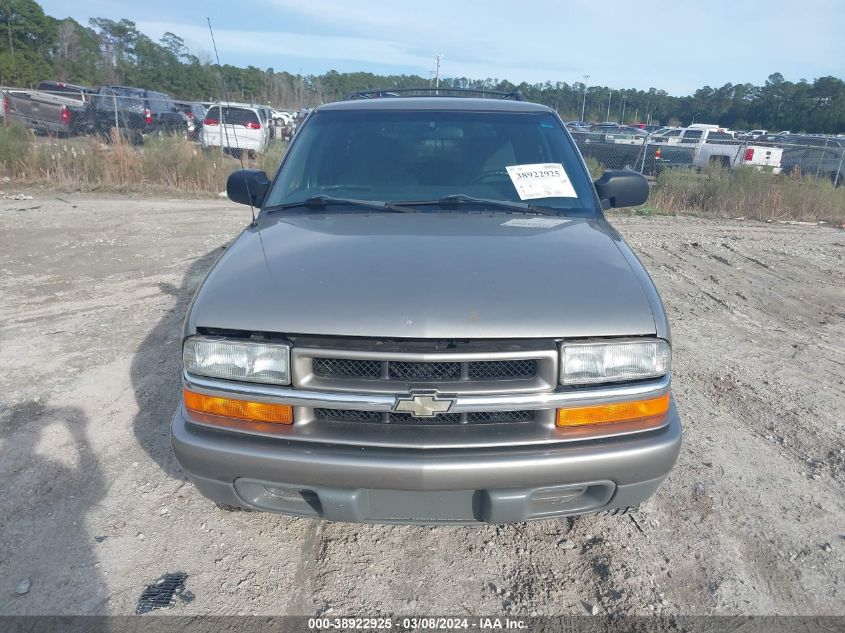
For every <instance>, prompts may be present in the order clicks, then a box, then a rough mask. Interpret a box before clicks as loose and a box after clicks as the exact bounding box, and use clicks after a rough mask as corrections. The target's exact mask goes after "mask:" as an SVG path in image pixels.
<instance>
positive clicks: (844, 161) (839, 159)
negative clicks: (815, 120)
mask: <svg viewBox="0 0 845 633" xmlns="http://www.w3.org/2000/svg"><path fill="white" fill-rule="evenodd" d="M770 140H771V141H772V142H776V143H777V144H778V145H779V146H780V147H781V148H782V150H783V171H784V172H785V173H787V174H802V175H804V176H813V177H815V178H827V179H829V180H830V182H831V183H832V184H833V186H834V187H840V186H842V184H843V181H845V139H843V138H834V137H819V136H807V135H801V134H790V135H789V136H788V137H786V140H784V137H783V136H775V137H770Z"/></svg>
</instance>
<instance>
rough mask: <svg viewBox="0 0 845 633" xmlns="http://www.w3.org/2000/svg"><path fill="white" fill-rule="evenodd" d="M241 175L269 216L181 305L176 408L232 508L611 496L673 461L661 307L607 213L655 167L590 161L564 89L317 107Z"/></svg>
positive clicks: (244, 198)
mask: <svg viewBox="0 0 845 633" xmlns="http://www.w3.org/2000/svg"><path fill="white" fill-rule="evenodd" d="M223 109H224V110H225V109H226V107H225V106H224V107H223ZM214 110H215V109H214V108H212V110H211V111H210V112H209V116H220V114H219V113H217V112H215V111H214ZM235 116H237V117H243V118H241V119H240V120H249V121H256V120H257V113H252V114H251V115H250V116H249V119H246V118H245V117H247V114H246V113H244V112H242V109H239V111H238V113H237V115H235V113H234V112H233V113H231V114H230V116H229V118H230V120H231V119H233V118H235ZM253 117H255V118H253ZM234 127H237V126H233V128H234ZM212 129H215V126H214V125H209V124H206V126H205V128H204V130H203V133H204V135H205V134H206V133H207V132H208V131H209V130H212ZM247 129H249V128H247ZM237 131H238V132H240V131H241V127H238V130H237ZM227 192H228V195H229V197H230V198H231V199H232V200H233V201H235V202H240V203H245V204H250V205H254V206H256V207H258V208H259V209H260V212H259V214H258V216H257V218H256V220H255V222H254V223H252V224H250V226H249V227H248V228H247V229H246V230H245V231H243V232H242V233H241V234H240V235H239V236H238V237H237V238H236V239H235V240H234V241H233V242H232V243H231V244H230V245H229V246H228V248H227V249H226V251H225V253H224V254H223V255H222V256H221V258H220V259H219V260H218V261H217V262H216V263H215V265H214V266H213V267H212V269H211V271H210V272H209V273H208V275H207V276H206V278H205V280H204V281H203V282H202V284H201V285H200V287H199V289H198V290H197V292H196V295H195V297H194V299H193V301H192V303H191V305H190V308H189V310H188V314H187V317H186V320H185V326H184V336H183V339H182V359H183V373H182V380H183V386H184V389H183V393H182V400H181V403H180V404H179V406H178V409H177V411H176V413H175V415H174V417H173V422H172V426H171V440H172V447H173V451H174V453H175V456H176V459H177V461H178V462H179V464H181V466H182V468H183V469H184V470H185V471H186V472H187V473H188V475H189V476H190V478H191V479H192V480H193V482H194V484H195V485H196V487H197V489H198V490H199V491H200V492H201V493H202V494H204V495H206V496H207V497H209V498H211V499H213V500H214V501H215V502H217V504H218V505H219V506H220V507H222V508H223V509H237V508H247V509H251V510H260V511H269V512H278V513H282V514H288V515H298V516H307V517H316V518H322V519H329V520H334V521H363V522H385V521H386V522H394V523H396V522H398V523H426V524H428V523H456V522H489V523H494V524H500V523H509V522H521V521H526V520H531V519H548V518H551V517H559V516H567V515H575V514H581V513H596V512H609V513H622V512H625V511H626V510H627V509H629V508H631V507H635V506H636V505H637V504H638V503H640V502H641V501H642V500H643V499H646V498H647V497H649V496H650V495H651V494H652V493H654V491H655V490H656V489H657V487H658V486H659V485H660V482H661V481H662V480H663V478H664V477H665V476H666V475H667V473H668V472H669V471H670V470H671V468H672V467H673V464H674V463H675V461H676V459H677V456H678V452H679V447H680V442H681V426H680V419H679V416H678V412H677V410H676V408H675V405H674V402H673V399H672V395H671V391H670V380H671V369H670V359H671V340H670V333H669V325H668V323H667V318H666V313H665V311H664V309H663V306H662V305H661V302H660V299H659V298H658V295H657V291H656V289H655V286H654V284H653V283H652V281H651V279H650V278H649V276H648V274H647V273H646V271H645V269H644V268H643V266H642V265H641V264H640V262H639V261H638V259H637V258H636V256H635V255H634V253H633V251H632V250H631V249H630V248H629V247H628V246H627V245H626V244H625V242H624V240H623V239H622V237H621V236H620V235H619V234H618V233H617V232H616V231H615V230H614V228H613V226H612V225H611V224H609V223H608V222H607V220H606V219H605V217H604V209H607V208H610V207H630V206H636V205H638V204H642V203H643V202H645V200H646V198H647V196H648V183H647V182H646V180H645V178H644V177H643V176H642V175H640V174H638V173H635V172H624V171H608V172H605V174H604V175H603V176H602V177H601V178H600V179H598V180H596V181H595V182H594V181H592V180H591V179H590V176H589V174H588V173H587V170H586V169H585V167H584V164H583V162H582V160H581V158H580V157H579V155H578V150H577V148H576V146H575V144H574V143H573V141H572V139H571V138H570V136H569V134H568V133H567V131H566V129H565V126H564V123H563V121H561V120H560V118H559V117H558V116H557V114H556V113H555V112H554V111H553V110H551V109H550V108H548V107H546V106H543V105H539V104H533V103H527V102H523V101H518V100H493V99H470V98H460V97H443V98H440V99H437V100H436V101H435V100H433V99H427V98H425V97H419V98H415V97H396V98H391V99H361V100H353V101H345V102H339V103H331V104H327V105H323V106H320V107H318V108H317V109H316V110H314V112H313V113H311V114H310V115H309V117H308V118H307V119H306V120H305V122H304V123H303V124H302V127H301V129H300V130H299V131H298V132H297V134H296V136H295V137H294V139H293V141H292V143H291V146H290V149H289V151H288V152H287V154H286V156H285V158H284V160H283V162H282V165H281V167H280V169H279V172H278V174H277V176H276V177H275V179H274V180H273V181H271V180H270V178H269V177H268V176H267V174H265V173H264V172H261V171H258V170H243V171H237V172H235V173H233V174H232V175H231V176H230V177H229V182H228V185H227Z"/></svg>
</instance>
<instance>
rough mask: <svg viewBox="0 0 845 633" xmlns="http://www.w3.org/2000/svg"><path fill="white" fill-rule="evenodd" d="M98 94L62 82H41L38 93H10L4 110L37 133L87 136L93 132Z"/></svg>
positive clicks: (8, 92) (10, 91)
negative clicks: (92, 114) (93, 104)
mask: <svg viewBox="0 0 845 633" xmlns="http://www.w3.org/2000/svg"><path fill="white" fill-rule="evenodd" d="M95 93H96V91H95V90H94V89H93V88H86V87H85V86H75V85H73V84H66V83H62V82H58V81H42V82H39V83H38V85H37V86H36V87H35V89H34V90H17V89H8V90H6V91H5V95H4V96H5V99H4V109H5V111H6V115H7V116H8V117H9V118H10V119H16V120H18V121H20V122H21V123H22V124H23V125H25V126H26V127H28V128H29V129H31V130H33V131H35V132H41V133H44V134H58V135H63V136H67V135H73V134H85V133H87V132H89V131H90V130H91V128H92V119H91V116H90V112H91V110H90V106H91V99H92V97H93V95H94V94H95Z"/></svg>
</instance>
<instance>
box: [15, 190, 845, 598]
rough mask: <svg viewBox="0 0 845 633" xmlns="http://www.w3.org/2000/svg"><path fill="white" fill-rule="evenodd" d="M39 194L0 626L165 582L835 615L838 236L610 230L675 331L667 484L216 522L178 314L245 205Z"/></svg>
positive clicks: (842, 460)
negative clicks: (516, 502) (553, 517)
mask: <svg viewBox="0 0 845 633" xmlns="http://www.w3.org/2000/svg"><path fill="white" fill-rule="evenodd" d="M28 193H32V194H34V198H33V199H31V200H9V199H2V200H0V272H2V275H0V296H2V301H0V366H2V367H3V370H4V371H3V372H2V374H1V375H0V451H1V452H0V480H2V481H3V486H2V488H0V534H2V537H0V613H2V614H43V613H52V614H57V613H61V614H77V613H82V614H91V613H109V614H123V613H131V612H134V610H135V606H136V603H137V600H138V597H139V595H140V594H141V591H142V590H143V588H144V586H145V585H146V584H148V583H150V582H152V581H154V580H155V579H156V578H157V577H159V576H160V575H162V574H163V573H165V572H176V571H182V572H185V573H187V574H188V579H187V588H188V589H189V590H190V591H191V592H192V593H193V594H194V596H195V597H194V599H193V600H192V601H190V602H183V603H179V604H178V605H177V606H176V607H174V609H172V611H171V613H180V614H197V613H216V614H237V613H259V614H283V613H290V614H315V613H321V614H352V613H358V614H363V615H372V614H375V613H383V614H391V613H393V614H413V613H417V614H421V613H442V614H453V615H464V614H466V615H485V614H490V613H502V612H506V613H514V614H520V615H527V614H535V613H536V614H585V613H590V612H593V613H601V614H604V613H628V614H650V613H663V614H830V615H835V614H842V613H845V587H843V579H844V577H845V565H843V560H845V540H844V539H845V494H843V492H845V468H843V467H845V439H843V438H845V435H843V420H842V414H843V411H845V406H843V405H845V370H844V369H843V364H845V347H843V340H845V283H843V282H844V281H845V280H844V279H843V256H845V232H843V231H841V230H837V229H829V228H821V227H807V226H784V225H766V224H758V223H750V222H744V221H713V220H704V219H696V218H669V217H615V218H614V219H613V222H614V223H615V224H616V225H617V227H618V228H619V230H620V231H621V232H622V233H623V235H624V236H625V237H626V239H627V240H628V241H629V243H630V244H631V245H632V247H633V248H634V249H635V250H636V251H637V252H638V253H639V255H640V257H641V258H642V260H643V262H644V264H645V265H646V267H647V268H648V269H649V271H650V272H651V274H652V275H653V277H654V279H655V282H656V283H657V285H658V287H659V289H660V291H661V294H662V296H663V299H664V301H665V303H666V305H667V309H668V312H669V316H670V319H671V322H672V325H673V331H674V341H675V348H674V349H675V353H674V354H675V374H674V390H675V395H676V397H677V401H678V405H679V408H680V411H681V415H682V419H683V422H684V424H685V441H684V445H683V449H682V452H681V457H680V461H679V463H678V466H677V467H676V468H675V470H674V471H673V472H672V474H671V475H670V476H669V478H668V479H667V481H666V482H665V484H664V485H663V486H662V487H661V489H660V491H659V492H658V494H657V495H656V496H655V497H654V498H653V499H652V500H651V501H649V503H648V504H646V505H645V506H644V507H643V508H642V510H641V511H640V512H639V513H638V514H636V515H634V516H633V517H582V518H578V519H575V520H558V521H545V522H537V523H531V524H520V525H509V526H503V527H495V526H481V527H437V528H422V527H396V526H393V527H391V526H371V525H350V524H331V523H319V522H315V521H312V520H306V519H294V518H286V517H279V516H274V515H266V514H257V513H235V514H228V513H224V512H221V511H218V510H217V509H216V508H215V507H214V506H213V505H212V504H211V503H210V502H208V501H206V500H205V499H204V498H202V497H201V496H200V495H199V494H198V493H197V492H196V490H195V489H194V488H193V487H192V485H191V484H190V483H189V482H188V481H187V480H186V479H185V477H184V475H183V474H182V473H181V472H180V470H179V467H178V466H177V465H176V463H175V462H174V460H173V457H172V455H171V452H170V447H169V442H168V428H167V427H168V423H169V420H170V416H171V413H172V411H173V409H174V407H175V406H176V402H177V397H178V393H179V387H180V385H179V379H178V376H179V344H178V340H179V335H180V326H181V321H182V317H183V315H184V312H185V309H186V306H187V303H188V301H189V299H190V297H191V295H192V292H193V290H194V289H195V288H196V286H197V284H198V283H199V282H200V280H201V279H202V277H203V274H204V272H205V270H206V269H207V268H208V266H209V265H210V264H211V263H212V261H213V260H214V258H215V257H216V256H217V255H218V254H219V253H220V252H221V246H222V245H224V244H226V243H227V242H228V241H229V240H231V239H232V238H233V237H234V236H235V235H236V234H237V232H238V231H239V230H240V229H241V228H242V227H243V226H244V224H245V223H246V221H247V219H248V216H247V213H248V212H247V211H246V210H245V209H244V208H242V207H240V208H239V207H236V206H235V205H233V204H231V203H228V202H225V201H218V200H211V201H193V200H180V199H159V198H156V199H152V198H144V197H128V196H122V197H117V196H111V197H106V196H87V197H86V196H81V195H67V194H60V193H54V192H50V191H37V192H28ZM26 581H28V582H29V587H28V589H27V587H26ZM18 589H19V590H21V591H23V590H24V589H27V591H26V593H23V594H20V595H19V594H18V593H16V590H18Z"/></svg>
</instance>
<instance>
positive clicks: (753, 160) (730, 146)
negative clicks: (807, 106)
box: [652, 124, 783, 174]
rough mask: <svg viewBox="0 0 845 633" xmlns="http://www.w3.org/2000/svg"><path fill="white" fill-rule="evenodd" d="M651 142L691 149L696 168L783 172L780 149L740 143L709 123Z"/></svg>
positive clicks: (662, 136) (665, 135)
mask: <svg viewBox="0 0 845 633" xmlns="http://www.w3.org/2000/svg"><path fill="white" fill-rule="evenodd" d="M652 141H653V142H658V143H660V144H663V145H664V146H673V145H674V146H679V147H689V148H692V149H693V151H694V154H693V165H694V166H695V167H697V168H699V169H704V168H706V167H708V166H709V165H713V164H719V165H722V166H724V167H726V168H729V169H737V168H739V167H743V166H751V167H755V168H757V169H759V170H761V171H769V172H771V173H774V174H778V173H780V171H781V158H782V155H783V152H782V151H781V150H780V149H779V148H777V147H774V146H771V145H764V144H749V143H748V142H740V141H737V140H736V139H734V137H733V136H732V135H731V134H730V133H729V132H726V131H720V130H719V128H718V127H713V126H708V125H706V124H702V125H700V126H696V127H692V126H690V127H687V128H675V129H670V130H667V131H665V132H663V133H661V134H656V135H654V136H653V137H652Z"/></svg>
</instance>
